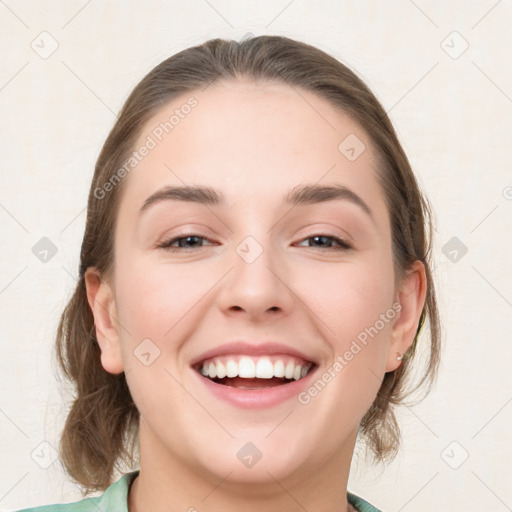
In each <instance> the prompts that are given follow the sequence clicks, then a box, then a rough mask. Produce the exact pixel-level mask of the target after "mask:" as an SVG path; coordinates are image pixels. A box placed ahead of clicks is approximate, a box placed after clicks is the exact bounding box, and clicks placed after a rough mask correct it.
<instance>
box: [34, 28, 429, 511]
mask: <svg viewBox="0 0 512 512" xmlns="http://www.w3.org/2000/svg"><path fill="white" fill-rule="evenodd" d="M429 229H430V216H429V209H428V206H427V202H426V199H425V198H424V197H423V195H422V194H421V192H420V190H419V188H418V185H417V183H416V180H415V177H414V175H413V173H412V171H411V168H410V165H409V163H408V160H407V157H406V156H405V154H404V152H403V150H402V148H401V146H400V144H399V142H398V140H397V137H396V135H395V132H394V130H393V128H392V126H391V123H390V121H389V119H388V117H387V115H386V113H385V111H384V110H383V108H382V107H381V105H380V104H379V102H378V101H377V99H376V98H375V96H374V95H373V94H372V93H371V92H370V91H369V89H368V88H367V87H366V86H365V85H364V83H362V82H361V80H360V79H358V78H357V77H356V76H355V75H354V73H353V72H352V71H350V70H349V69H347V67H345V66H344V65H343V64H341V63H340V62H338V61H337V60H335V59H334V58H332V57H330V56H328V55H326V54H325V53H324V52H322V51H320V50H318V49H316V48H314V47H312V46H309V45H306V44H304V43H301V42H297V41H293V40H291V39H288V38H284V37H276V36H262V37H255V38H252V39H248V40H244V41H242V42H235V41H224V40H219V39H216V40H211V41H207V42H206V43H204V44H202V45H200V46H197V47H193V48H189V49H187V50H184V51H182V52H180V53H178V54H177V55H175V56H173V57H171V58H169V59H167V60H166V61H164V62H162V63H161V64H160V65H159V66H157V67H156V68H155V69H154V70H152V71H151V72H150V73H149V74H148V75H147V76H146V77H145V78H144V79H143V80H142V81H141V82H140V84H138V85H137V87H136V88H135V89H134V91H133V92H132V94H131V95H130V97H129V98H128V100H127V101H126V103H125V105H124V107H123V109H122V111H121V113H120V115H119V118H118V120H117V122H116V124H115V126H114V128H113V129H112V131H111V133H110V134H109V136H108V138H107V140H106V142H105V144H104V147H103V150H102V152H101V154H100V156H99V159H98V162H97V165H96V170H95V174H94V177H93V181H92V185H91V191H90V195H89V204H88V213H87V224H86V230H85V235H84V240H83V244H82V251H81V261H80V278H79V283H78V284H77V287H76V290H75V292H74V295H73V297H72V299H71V300H70V302H69V304H68V306H67V308H66V310H65V311H64V313H63V315H62V318H61V323H60V326H59V331H58V337H57V348H58V355H59V361H60V364H61V366H62V368H63V370H64V372H65V374H66V376H67V377H68V378H69V379H70V380H71V381H72V382H73V383H74V384H75V385H76V390H77V395H76V399H75V400H74V403H73V405H72V408H71V410H70V412H69V415H68V418H67V421H66V425H65V428H64V432H63V434H62V440H61V447H60V448H61V460H62V461H63V463H64V466H65V468H66V470H67V472H68V473H69V475H70V476H71V478H72V479H74V480H75V481H76V482H78V483H79V484H81V485H82V486H83V487H84V489H85V490H86V491H93V490H96V491H97V490H101V491H105V492H104V494H103V495H102V496H101V497H99V498H86V499H84V500H82V501H80V502H78V503H76V504H73V505H71V504H67V505H61V506H59V505H51V506H49V508H45V507H42V508H37V509H31V510H67V511H89V510H91V511H92V510H97V509H98V508H99V509H101V510H102V511H104V512H108V511H114V510H115V511H116V512H119V511H127V510H129V511H130V512H140V511H143V510H152V511H153V512H158V511H160V510H161V511H164V510H165V511H169V510H189V511H194V510H198V511H220V510H223V511H225V510H246V511H247V510H248V511H252V510H254V511H256V510H258V511H260V510H265V511H267V512H273V511H275V512H277V511H283V510H286V511H292V510H293V511H295V510H309V511H316V510H323V511H329V512H330V511H332V512H334V511H336V512H346V511H354V510H358V511H360V512H368V511H376V510H377V509H376V508H375V507H373V506H372V505H370V504H369V503H367V502H366V501H365V500H363V499H362V498H360V497H357V496H355V495H353V494H352V493H350V492H348V491H347V482H348V477H349V469H350V463H351V459H352V455H353V452H354V447H355V443H356V439H357V438H358V437H359V438H360V440H361V442H364V443H365V445H366V447H367V449H368V452H369V453H370V454H373V456H374V459H375V460H377V461H382V460H386V459H390V458H392V457H393V455H394V454H395V453H396V450H397V447H398V441H399V430H398V426H397V423H396V420H395V416H394V413H393V406H394V405H395V404H398V403H399V402H400V401H402V400H403V398H404V397H405V396H406V394H408V393H410V392H411V391H412V389H413V387H414V388H417V387H418V386H419V385H420V384H427V385H430V384H431V383H432V381H433V377H434V375H435V371H436V368H437V363H438V358H439V326H438V314H437V307H436V300H435V293H434V287H433V281H432V276H431V271H430V264H429V237H428V236H427V235H428V234H429ZM430 231H431V229H430ZM427 321H428V323H429V336H428V339H424V340H422V342H424V343H427V352H428V354H429V358H428V361H427V365H426V367H425V371H424V374H423V375H422V378H421V381H420V382H419V383H416V386H412V384H411V383H409V384H407V377H408V375H409V373H410V371H411V369H412V368H413V366H414V364H415V355H416V348H417V346H418V343H419V341H418V338H419V334H420V331H421V330H422V327H423V325H424V324H425V323H426V322H427ZM406 384H407V385H406ZM122 462H125V463H127V464H128V465H129V466H130V465H135V464H137V465H138V464H140V470H135V471H133V470H132V471H131V472H128V473H127V474H125V475H124V476H123V477H122V478H121V479H120V480H119V481H117V482H116V483H114V484H112V479H113V475H114V471H115V470H116V469H122V466H121V465H120V464H121V463H122ZM105 489H106V490H105ZM59 507H62V508H59Z"/></svg>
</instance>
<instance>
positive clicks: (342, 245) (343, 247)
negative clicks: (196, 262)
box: [157, 234, 353, 252]
mask: <svg viewBox="0 0 512 512" xmlns="http://www.w3.org/2000/svg"><path fill="white" fill-rule="evenodd" d="M187 238H197V239H199V240H207V241H209V242H211V240H210V239H209V238H207V237H204V236H199V235H195V234H187V235H182V236H178V237H174V238H171V239H169V240H164V241H163V242H162V243H161V244H159V245H158V246H157V248H159V249H165V250H167V251H170V252H178V251H191V250H194V249H197V248H202V247H204V246H203V245H201V246H199V247H172V244H174V243H175V242H179V241H180V240H186V239H187ZM313 238H326V239H328V240H331V241H333V242H335V243H336V244H338V247H325V248H322V247H320V249H322V250H324V251H348V250H350V249H353V247H352V245H351V244H349V243H348V242H347V241H346V240H343V239H341V238H338V237H336V236H331V235H322V234H317V235H312V236H308V237H306V238H304V239H302V240H301V242H304V241H306V240H311V239H313ZM302 247H303V246H302Z"/></svg>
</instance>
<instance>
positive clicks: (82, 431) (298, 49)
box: [56, 36, 440, 492]
mask: <svg viewBox="0 0 512 512" xmlns="http://www.w3.org/2000/svg"><path fill="white" fill-rule="evenodd" d="M241 77H244V78H249V79H253V80H257V79H262V80H273V81H278V82H282V83H286V84H289V85H290V86H292V87H297V88H302V89H303V90H308V91H311V92H313V93H315V94H316V95H318V96H320V97H323V98H325V99H327V100H329V102H330V103H331V104H332V105H334V106H335V107H337V108H339V109H340V110H342V111H344V112H346V113H347V114H348V115H350V116H351V117H352V118H353V119H354V120H356V121H357V122H358V123H359V124H360V125H361V126H362V128H363V129H364V130H365V131H366V132H367V133H368V135H369V137H370V140H371V141H372V142H373V145H374V146H375V149H376V151H377V154H378V155H379V159H380V162H379V168H378V176H379V181H380V183H381V186H382V188H383V190H384V193H385V197H386V201H387V206H388V209H389V213H390V219H391V230H392V238H393V257H394V264H395V271H396V275H397V276H400V275H402V274H403V273H404V272H405V271H406V270H407V268H408V267H409V266H410V265H411V264H412V263H413V262H414V261H416V260H420V261H422V262H423V263H424V265H425V268H426V280H427V283H426V284H427V297H426V303H425V307H424V309H423V311H422V313H421V317H420V322H419V326H418V330H417V333H416V336H415V339H414V342H413V345H412V347H411V348H410V350H409V351H408V352H407V354H406V356H405V357H404V360H403V362H402V364H401V365H400V367H399V368H398V369H397V370H395V371H394V372H389V373H387V374H386V375H385V377H384V380H383V383H382V385H381V388H380V390H379V393H378V396H377V397H376V399H375V401H374V403H373V404H372V406H371V408H370V409H369V411H368V412H367V414H366V415H365V416H364V418H363V420H362V422H361V425H360V434H361V436H362V438H363V439H364V440H365V441H366V446H367V448H368V449H369V450H370V452H371V453H373V455H374V458H375V460H377V461H379V460H380V461H383V460H386V459H389V458H391V457H393V456H394V455H395V453H396V450H397V448H398V444H399V429H398V425H397V422H396V418H395V415H394V412H393V410H392V404H398V403H400V402H401V401H402V400H403V399H404V397H405V396H406V395H408V394H409V393H410V392H412V390H415V389H417V388H418V387H419V386H420V385H422V384H426V385H427V388H428V389H430V386H431V385H432V382H433V380H434V377H435V374H436V370H437V366H438V361H439V352H440V332H439V319H438V311H437V305H436V298H435V292H434V283H433V280H432V275H431V271H430V262H429V259H430V240H431V235H432V219H431V214H430V208H429V206H428V203H427V201H426V199H425V197H424V196H423V195H422V193H421V192H420V190H419V187H418V184H417V182H416V179H415V177H414V174H413V172H412V170H411V166H410V164H409V162H408V160H407V157H406V155H405V154H404V151H403V150H402V148H401V146H400V143H399V141H398V138H397V136H396V133H395V131H394V129H393V127H392V125H391V122H390V120H389V118H388V116H387V114H386V112H385V111H384V109H383V108H382V106H381V105H380V103H379V102H378V100H377V99H376V97H375V96H374V95H373V93H372V92H371V91H370V90H369V89H368V87H367V86H366V85H365V84H364V83H363V82H362V81H361V80H360V79H359V78H358V77H357V76H356V75H355V74H354V73H353V72H352V71H351V70H350V69H348V68H347V67H346V66H345V65H343V64H342V63H340V62H339V61H338V60H336V59H335V58H333V57H330V56H329V55H327V54H326V53H324V52H323V51H321V50H319V49H317V48H315V47H313V46H310V45H307V44H305V43H302V42H298V41H294V40H292V39H288V38H285V37H279V36H260V37H254V38H251V39H246V40H243V41H241V42H237V41H226V40H221V39H213V40H210V41H207V42H205V43H204V44H201V45H198V46H195V47H192V48H188V49H186V50H183V51H181V52H179V53H178V54H176V55H174V56H172V57H170V58H168V59H166V60H165V61H163V62H162V63H161V64H159V65H158V66H156V67H155V68H154V69H153V70H152V71H151V72H150V73H148V74H147V75H146V76H145V77H144V78H143V80H142V81H141V82H140V83H139V84H138V85H137V86H136V87H135V89H134V90H133V92H132V93H131V94H130V96H129V97H128V99H127V100H126V102H125V104H124V106H123V108H122V110H121V112H120V114H119V116H118V119H117V121H116V123H115V125H114V127H113V128H112V130H111V132H110V134H109V135H108V137H107V139H106V141H105V144H104V146H103V148H102V151H101V153H100V155H99V157H98V161H97V163H96V168H95V172H94V177H93V180H92V184H91V189H90V193H89V202H88V209H87V222H86V227H85V233H84V238H83V243H82V249H81V254H80V269H79V280H78V283H77V285H76V289H75V290H74V294H73V296H72V297H71V299H70V301H69V303H68V305H67V307H66V308H65V310H64V312H63V314H62V317H61V320H60V323H59V327H58V333H57V340H56V348H57V357H58V361H59V364H60V366H61V368H62V370H63V372H64V375H65V377H66V378H67V379H69V380H70V381H71V382H72V383H73V384H74V387H75V388H76V396H75V397H74V400H73V403H72V406H71V409H70V411H69V414H68V416H67V420H66V424H65V427H64V430H63V432H62V437H61V443H60V453H61V460H62V462H63V464H64V466H65V469H66V470H67V472H68V473H69V475H70V476H71V478H72V479H74V480H75V481H76V482H78V483H79V484H81V485H82V486H83V487H84V488H85V489H86V492H90V491H93V490H103V489H105V488H106V487H107V486H108V485H109V484H110V483H111V481H112V478H113V472H114V470H116V469H119V468H120V467H121V466H120V464H121V463H126V464H133V463H134V461H135V460H136V457H135V456H134V450H135V449H136V448H137V438H138V420H139V413H138V410H137V408H136V406H135V404H134V402H133V400H132V397H131V395H130V392H129V389H128V386H127V383H126V380H125V376H124V374H120V375H112V374H110V373H108V372H106V371H105V370H104V369H103V367H102V365H101V362H100V348H99V345H98V342H97V340H96V334H95V326H94V318H93V315H92V313H91V310H90V308H89V306H88V302H87V297H86V290H85V281H84V274H85V272H86V270H87V269H88V268H89V267H94V268H96V269H98V270H99V272H100V273H101V274H102V275H105V274H107V273H108V272H109V271H110V270H111V269H112V266H113V264H114V261H113V259H114V258H113V254H114V252H113V249H114V247H113V240H114V231H115V226H116V215H117V210H118V205H119V201H120V197H121V192H122V188H123V183H120V184H119V185H118V186H114V187H109V191H108V194H104V192H102V194H101V195H100V194H98V190H100V189H101V190H103V191H104V190H106V188H102V187H104V184H105V183H107V182H109V181H110V180H112V177H113V176H114V175H115V174H116V172H118V171H119V169H120V168H121V167H122V166H123V163H124V162H125V161H126V160H127V158H129V156H130V152H133V150H134V144H135V141H136V139H137V137H138V136H139V134H140V130H141V128H142V126H143V125H144V124H145V123H146V121H148V119H149V118H150V117H152V116H153V115H154V114H155V113H156V112H157V111H158V109H159V108H160V107H161V106H162V105H164V104H166V103H168V102H169V101H171V100H172V99H173V98H176V97H177V96H179V95H182V94H184V93H186V92H191V91H193V90H195V89H197V88H200V87H205V86H206V85H208V84H210V83H214V82H217V81H219V80H224V79H227V80H236V79H238V78H241ZM340 142H341V141H340ZM103 195H105V197H103ZM427 227H428V230H427ZM427 320H428V324H429V327H430V329H429V340H428V341H427V346H426V352H427V353H428V357H427V361H426V365H425V367H424V368H423V373H422V375H421V378H420V379H419V381H418V382H417V384H416V385H415V386H411V384H412V383H411V382H409V380H410V379H409V374H410V372H411V368H412V367H413V360H414V359H415V356H416V348H417V345H418V338H419V334H420V331H422V328H423V326H424V324H425V322H426V321H427Z"/></svg>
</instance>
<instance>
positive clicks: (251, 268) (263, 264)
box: [218, 237, 295, 322]
mask: <svg viewBox="0 0 512 512" xmlns="http://www.w3.org/2000/svg"><path fill="white" fill-rule="evenodd" d="M232 256H233V257H232V263H233V269H232V270H231V272H229V274H228V275H227V276H226V279H225V280H223V287H222V290H221V291H220V293H219V295H218V303H219V306H220V307H221V309H222V311H223V312H224V314H227V315H230V316H234V317H239V318H244V319H246V320H248V321H251V322H261V321H265V320H270V319H277V318H281V317H284V316H287V315H288V314H290V312H291V311H292V308H293V303H294V300H295V296H294V293H293V291H292V286H293V283H291V282H290V280H291V276H290V274H289V271H287V266H286V265H285V263H284V261H283V258H280V257H279V255H278V254H277V251H276V250H275V249H274V250H273V249H272V247H271V245H270V244H265V246H263V245H262V244H260V243H259V242H257V241H256V240H255V239H254V238H252V237H247V238H246V239H245V240H244V241H243V242H242V243H241V244H239V245H238V246H237V248H236V250H235V253H234V254H233V255H232Z"/></svg>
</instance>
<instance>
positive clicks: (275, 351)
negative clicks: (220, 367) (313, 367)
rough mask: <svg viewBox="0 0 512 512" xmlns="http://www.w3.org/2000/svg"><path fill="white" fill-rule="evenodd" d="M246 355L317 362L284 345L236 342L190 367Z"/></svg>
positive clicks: (193, 362) (221, 347)
mask: <svg viewBox="0 0 512 512" xmlns="http://www.w3.org/2000/svg"><path fill="white" fill-rule="evenodd" d="M229 355H244V356H268V355H287V356H293V357H296V358H299V359H303V360H304V361H307V362H310V363H314V364H316V361H315V360H314V359H312V358H311V357H310V356H308V355H306V354H304V353H302V352H300V351H299V350H297V349H295V348H292V347H288V346H286V345H283V344H282V343H274V342H265V343H259V344H253V343H247V342H246V341H235V342H232V343H226V344H224V345H219V346H218V347H214V348H211V349H210V350H207V351H206V352H203V353H202V354H201V355H200V356H198V357H196V358H194V359H193V360H192V361H191V363H190V365H191V366H192V367H193V368H194V367H195V366H196V365H197V364H199V363H202V362H203V361H205V360H206V359H211V358H213V357H220V356H229Z"/></svg>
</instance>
